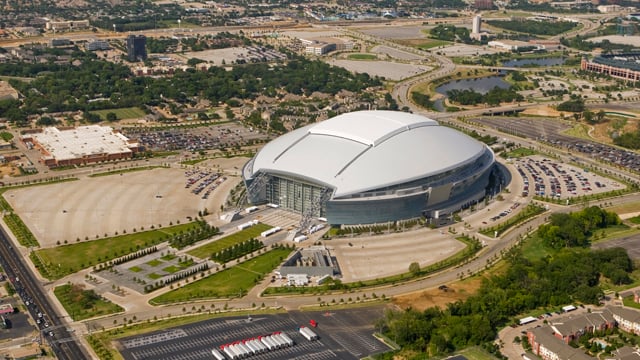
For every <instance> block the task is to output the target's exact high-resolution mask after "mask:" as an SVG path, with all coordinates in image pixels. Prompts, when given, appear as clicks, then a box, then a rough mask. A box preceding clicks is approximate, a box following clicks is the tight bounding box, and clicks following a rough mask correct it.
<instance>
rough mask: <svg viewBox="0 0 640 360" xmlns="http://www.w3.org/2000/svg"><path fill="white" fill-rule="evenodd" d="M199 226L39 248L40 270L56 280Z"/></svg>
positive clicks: (193, 225) (37, 253)
mask: <svg viewBox="0 0 640 360" xmlns="http://www.w3.org/2000/svg"><path fill="white" fill-rule="evenodd" d="M198 226H199V225H198V223H196V222H192V223H188V224H181V225H175V226H171V227H167V228H163V229H157V230H150V231H144V232H139V233H133V234H127V235H121V236H115V237H110V238H104V239H99V240H92V241H85V242H80V243H76V244H72V245H63V246H58V247H55V248H48V249H40V250H37V251H35V253H36V256H37V257H38V258H40V259H41V261H40V262H41V264H40V266H44V267H45V269H40V267H39V270H40V272H41V273H42V275H43V276H47V277H48V278H49V279H50V280H54V279H60V278H62V277H64V276H66V275H69V274H73V273H74V272H76V271H79V270H81V269H84V268H87V267H90V266H93V265H97V264H100V263H103V262H106V261H109V260H112V259H115V258H117V257H120V256H123V255H126V254H130V253H132V252H135V251H137V250H139V249H140V248H145V247H148V246H151V245H152V244H157V243H159V242H162V241H166V240H169V238H171V236H173V235H174V234H179V233H181V232H185V233H186V232H188V231H189V230H192V229H195V228H197V227H198Z"/></svg>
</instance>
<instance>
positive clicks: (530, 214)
mask: <svg viewBox="0 0 640 360" xmlns="http://www.w3.org/2000/svg"><path fill="white" fill-rule="evenodd" d="M545 211H547V209H546V208H545V207H544V206H542V205H538V204H535V203H531V204H529V205H527V206H526V207H525V208H524V209H523V210H522V211H520V212H519V213H518V214H517V215H516V216H514V217H511V218H509V219H508V220H506V221H504V222H502V223H500V224H498V225H495V226H490V227H488V228H486V229H480V233H481V234H482V235H486V236H490V237H495V235H496V234H497V236H500V235H502V234H503V233H504V232H505V231H507V230H509V229H510V228H512V227H515V226H517V225H519V224H521V223H524V222H525V221H527V220H529V219H532V218H534V217H536V216H538V215H540V214H542V213H543V212H545Z"/></svg>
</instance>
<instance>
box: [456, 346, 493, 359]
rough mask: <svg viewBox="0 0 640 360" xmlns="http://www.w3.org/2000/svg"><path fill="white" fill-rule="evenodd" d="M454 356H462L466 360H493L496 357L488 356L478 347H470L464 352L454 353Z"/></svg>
mask: <svg viewBox="0 0 640 360" xmlns="http://www.w3.org/2000/svg"><path fill="white" fill-rule="evenodd" d="M456 354H459V355H463V356H464V357H465V358H467V359H468V360H494V359H498V358H497V357H495V356H493V355H491V354H489V353H488V352H487V351H486V350H484V349H482V348H481V347H479V346H472V347H470V348H466V349H464V350H460V351H458V352H456Z"/></svg>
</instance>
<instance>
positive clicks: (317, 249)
mask: <svg viewBox="0 0 640 360" xmlns="http://www.w3.org/2000/svg"><path fill="white" fill-rule="evenodd" d="M338 273H339V268H338V264H337V263H336V261H335V260H334V258H333V257H332V256H331V254H330V253H329V250H328V249H327V248H326V247H324V246H322V245H315V246H310V247H308V248H304V249H300V250H298V251H296V253H295V254H293V256H291V257H290V258H289V259H288V260H287V261H286V262H285V263H284V264H283V265H282V266H281V267H280V275H282V276H286V275H290V274H306V275H308V276H317V277H322V276H325V275H329V276H333V275H337V274H338Z"/></svg>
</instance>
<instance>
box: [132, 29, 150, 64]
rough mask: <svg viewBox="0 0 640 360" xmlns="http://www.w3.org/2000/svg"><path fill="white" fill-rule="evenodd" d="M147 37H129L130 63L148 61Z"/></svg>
mask: <svg viewBox="0 0 640 360" xmlns="http://www.w3.org/2000/svg"><path fill="white" fill-rule="evenodd" d="M146 45H147V37H146V36H144V35H129V36H127V58H128V59H129V61H138V60H146V59H147V49H146Z"/></svg>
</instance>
